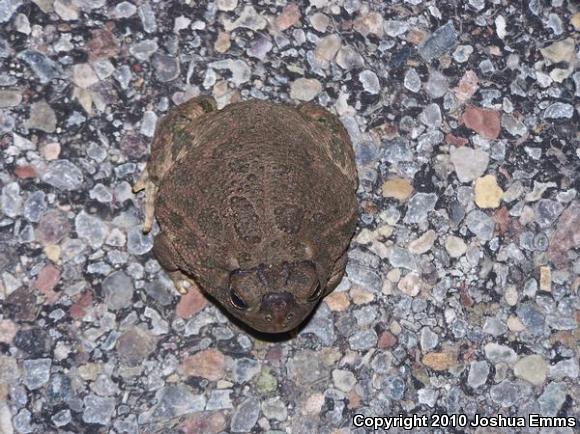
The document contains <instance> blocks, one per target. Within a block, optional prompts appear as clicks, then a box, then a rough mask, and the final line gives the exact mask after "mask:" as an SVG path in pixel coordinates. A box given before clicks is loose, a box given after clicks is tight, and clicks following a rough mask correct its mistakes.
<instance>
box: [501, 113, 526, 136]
mask: <svg viewBox="0 0 580 434" xmlns="http://www.w3.org/2000/svg"><path fill="white" fill-rule="evenodd" d="M501 126H502V127H503V128H504V129H505V130H506V131H507V132H508V133H510V134H511V135H512V136H520V137H521V136H524V135H526V133H527V132H528V128H527V127H526V125H525V124H524V123H523V122H522V121H521V120H519V119H517V118H516V117H515V116H513V115H511V114H506V113H504V114H503V115H502V116H501Z"/></svg>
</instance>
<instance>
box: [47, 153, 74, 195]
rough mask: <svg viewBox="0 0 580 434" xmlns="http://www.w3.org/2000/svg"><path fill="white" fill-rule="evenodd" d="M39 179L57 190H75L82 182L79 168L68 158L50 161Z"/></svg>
mask: <svg viewBox="0 0 580 434" xmlns="http://www.w3.org/2000/svg"><path fill="white" fill-rule="evenodd" d="M41 179H42V181H43V182H46V183H47V184H49V185H52V186H53V187H55V188H58V189H59V190H68V191H71V190H77V189H78V188H79V187H80V186H81V185H82V183H83V181H84V177H83V173H82V172H81V170H80V169H79V168H78V167H77V166H75V165H74V164H73V163H71V162H70V161H68V160H55V161H52V162H50V164H49V165H48V168H47V170H46V171H45V172H44V173H43V174H42V176H41Z"/></svg>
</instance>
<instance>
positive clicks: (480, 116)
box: [462, 106, 501, 139]
mask: <svg viewBox="0 0 580 434" xmlns="http://www.w3.org/2000/svg"><path fill="white" fill-rule="evenodd" d="M462 120H463V122H464V123H465V126H466V127H467V128H470V129H472V130H473V131H475V132H476V133H478V134H480V135H481V136H482V137H485V138H486V139H497V138H498V137H499V133H500V131H501V118H500V114H499V112H496V111H494V110H488V109H482V108H479V107H473V106H469V107H467V108H466V109H465V112H463V116H462Z"/></svg>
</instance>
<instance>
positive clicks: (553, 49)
mask: <svg viewBox="0 0 580 434" xmlns="http://www.w3.org/2000/svg"><path fill="white" fill-rule="evenodd" d="M540 53H542V56H544V58H545V59H547V60H549V61H550V62H552V63H560V62H573V61H574V58H575V57H576V43H575V42H574V39H572V38H566V39H562V40H561V41H556V42H553V43H552V44H550V45H548V46H546V47H544V48H540Z"/></svg>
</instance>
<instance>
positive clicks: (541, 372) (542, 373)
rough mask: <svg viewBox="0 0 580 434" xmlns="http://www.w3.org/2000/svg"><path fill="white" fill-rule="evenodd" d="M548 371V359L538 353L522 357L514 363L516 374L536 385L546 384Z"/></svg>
mask: <svg viewBox="0 0 580 434" xmlns="http://www.w3.org/2000/svg"><path fill="white" fill-rule="evenodd" d="M547 371H548V365H547V363H546V361H545V360H544V358H543V357H542V356H540V355H538V354H532V355H530V356H525V357H522V358H521V359H520V360H518V361H517V362H516V364H515V365H514V375H515V376H516V377H518V378H521V379H522V380H526V381H527V382H529V383H532V384H533V385H535V386H539V385H541V384H544V381H546V375H547Z"/></svg>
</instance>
